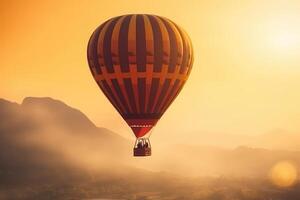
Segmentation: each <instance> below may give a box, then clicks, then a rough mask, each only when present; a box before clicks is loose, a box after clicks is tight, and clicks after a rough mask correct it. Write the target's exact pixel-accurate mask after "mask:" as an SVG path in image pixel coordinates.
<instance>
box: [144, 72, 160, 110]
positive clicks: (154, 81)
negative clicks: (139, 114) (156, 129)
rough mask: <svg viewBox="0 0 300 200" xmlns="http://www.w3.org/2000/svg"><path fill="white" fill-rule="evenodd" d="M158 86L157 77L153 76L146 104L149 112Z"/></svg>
mask: <svg viewBox="0 0 300 200" xmlns="http://www.w3.org/2000/svg"><path fill="white" fill-rule="evenodd" d="M158 86H159V78H153V79H152V84H151V89H150V95H149V104H148V106H147V113H150V112H151V108H152V107H153V104H154V100H155V97H156V95H157V89H158Z"/></svg>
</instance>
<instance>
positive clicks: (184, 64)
mask: <svg viewBox="0 0 300 200" xmlns="http://www.w3.org/2000/svg"><path fill="white" fill-rule="evenodd" d="M174 25H175V26H176V28H177V30H178V32H179V34H180V36H181V40H182V45H183V51H182V52H183V53H182V63H181V66H180V73H181V74H182V73H183V72H184V71H185V69H186V67H187V65H188V54H189V47H188V46H187V44H188V41H187V40H186V38H185V36H184V33H183V32H182V30H181V29H180V28H179V27H178V26H177V25H176V24H174Z"/></svg>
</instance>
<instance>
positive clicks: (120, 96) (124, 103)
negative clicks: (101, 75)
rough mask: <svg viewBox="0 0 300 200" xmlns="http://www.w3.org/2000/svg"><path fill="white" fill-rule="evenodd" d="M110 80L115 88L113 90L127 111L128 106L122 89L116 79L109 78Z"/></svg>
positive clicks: (127, 111)
mask: <svg viewBox="0 0 300 200" xmlns="http://www.w3.org/2000/svg"><path fill="white" fill-rule="evenodd" d="M111 82H112V84H113V87H114V88H115V91H116V93H117V95H118V97H119V100H120V103H121V104H122V105H123V106H124V107H125V110H126V113H129V107H128V105H127V102H126V99H125V97H124V95H123V93H122V90H121V88H120V85H119V82H118V80H117V79H111Z"/></svg>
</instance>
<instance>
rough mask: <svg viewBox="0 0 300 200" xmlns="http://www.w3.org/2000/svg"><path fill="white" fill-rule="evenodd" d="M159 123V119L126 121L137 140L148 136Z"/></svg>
mask: <svg viewBox="0 0 300 200" xmlns="http://www.w3.org/2000/svg"><path fill="white" fill-rule="evenodd" d="M157 121H158V119H126V122H127V124H128V125H129V126H130V128H131V129H132V131H133V133H134V135H135V136H136V137H137V138H141V137H144V136H146V135H147V134H148V133H149V132H150V131H151V129H152V128H153V127H154V126H155V124H156V123H157Z"/></svg>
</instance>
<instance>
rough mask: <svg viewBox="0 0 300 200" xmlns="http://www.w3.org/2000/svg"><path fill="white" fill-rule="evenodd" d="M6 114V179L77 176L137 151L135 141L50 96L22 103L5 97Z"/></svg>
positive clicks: (2, 140)
mask: <svg viewBox="0 0 300 200" xmlns="http://www.w3.org/2000/svg"><path fill="white" fill-rule="evenodd" d="M0 119H1V120H0V183H1V182H2V183H6V184H8V183H9V182H12V183H14V182H15V180H16V178H17V179H18V181H17V182H23V181H24V182H26V181H29V180H30V181H33V179H36V180H39V179H43V178H45V176H46V177H51V176H52V177H61V176H72V177H74V174H73V172H76V173H78V174H80V173H82V172H81V171H80V170H79V169H81V170H82V169H85V170H86V169H89V170H91V169H96V168H101V169H103V168H109V167H112V166H113V165H117V164H116V163H122V161H124V160H122V159H123V157H124V159H125V157H129V155H131V154H129V152H130V153H131V150H132V149H131V143H130V142H129V141H127V140H126V139H124V138H123V137H121V136H119V135H118V134H116V133H113V132H112V131H109V130H107V129H105V128H99V127H97V126H95V125H94V124H93V123H92V122H91V121H90V120H89V119H88V118H87V117H86V116H85V115H84V114H83V113H82V112H80V111H79V110H77V109H74V108H71V107H69V106H68V105H66V104H64V103H63V102H61V101H58V100H54V99H51V98H48V97H47V98H36V97H28V98H25V99H24V100H23V102H22V104H17V103H13V102H9V101H7V100H4V99H0ZM116 147H117V148H116ZM112 155H116V156H115V157H113V156H112ZM112 163H115V164H112ZM89 165H91V167H89ZM78 170H79V171H78ZM69 172H70V173H71V172H72V173H71V174H70V173H69ZM75 177H76V176H75ZM14 184H15V183H14Z"/></svg>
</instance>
